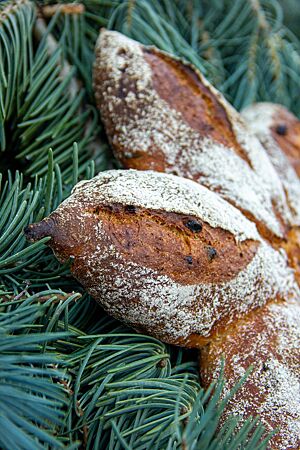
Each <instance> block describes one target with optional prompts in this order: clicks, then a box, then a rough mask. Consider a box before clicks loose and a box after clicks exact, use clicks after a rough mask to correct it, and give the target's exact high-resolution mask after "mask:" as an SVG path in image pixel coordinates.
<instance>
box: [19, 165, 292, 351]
mask: <svg viewBox="0 0 300 450" xmlns="http://www.w3.org/2000/svg"><path fill="white" fill-rule="evenodd" d="M155 207H156V208H155ZM189 212H190V213H189ZM241 230H243V233H242V234H241ZM27 236H28V237H31V238H32V239H33V240H36V239H39V238H41V237H43V236H51V238H52V239H51V241H50V245H51V247H52V248H53V250H54V251H55V253H56V255H57V256H58V258H59V259H60V260H61V261H64V260H66V259H68V258H72V261H73V263H72V272H73V274H74V276H75V277H76V278H77V279H78V280H79V281H80V282H81V283H82V284H83V285H84V287H85V288H86V289H87V290H88V291H89V292H90V293H91V295H92V296H93V297H95V298H96V299H98V300H99V301H100V302H101V304H102V305H103V306H104V308H106V309H107V310H108V311H109V312H110V313H111V314H113V315H115V317H117V318H119V319H121V320H125V321H126V322H127V323H128V324H130V325H131V326H133V327H134V328H136V329H138V330H140V331H143V332H147V333H149V334H154V335H155V336H157V337H158V338H160V339H162V340H165V341H167V342H170V343H175V344H179V345H186V346H193V345H195V346H198V347H199V346H200V345H202V344H203V342H206V339H208V338H209V337H210V336H212V335H213V334H214V333H216V332H219V329H220V328H223V327H226V324H227V325H228V323H231V322H232V321H235V320H237V319H238V318H239V317H241V316H243V314H244V313H245V312H247V311H249V310H251V309H253V308H255V307H257V306H260V305H262V304H264V303H265V302H267V301H275V300H277V299H280V298H281V297H282V296H283V295H284V296H286V298H288V297H289V296H292V297H293V296H295V295H298V289H297V286H296V284H295V282H294V275H293V273H292V271H291V270H290V269H289V268H288V267H287V265H286V260H285V257H284V256H283V255H282V254H281V253H280V252H276V251H274V250H273V249H272V247H270V246H269V245H267V244H266V243H265V242H263V241H261V240H260V238H259V235H258V233H257V231H256V229H255V227H254V226H253V224H251V222H249V221H248V220H247V219H246V218H244V217H243V216H242V214H241V213H240V212H239V211H238V210H236V209H235V208H233V207H232V206H231V205H229V204H227V203H226V202H225V201H224V200H222V199H219V198H218V197H217V196H216V194H214V193H211V192H209V191H208V190H207V189H206V188H204V187H202V186H200V185H198V184H197V183H194V182H191V181H189V180H184V179H181V178H179V177H175V176H172V175H167V174H160V173H156V172H149V171H146V172H141V171H126V170H125V171H107V172H104V173H102V174H99V175H98V176H97V177H95V178H94V179H93V180H90V181H87V182H84V183H83V184H82V185H81V186H80V185H79V187H78V188H76V189H75V191H74V193H73V194H72V195H71V196H70V197H69V199H68V200H67V201H65V202H64V203H63V204H62V205H60V207H59V208H58V209H57V211H55V212H54V213H52V214H51V215H50V217H49V218H47V219H45V220H44V221H42V222H40V223H39V224H36V225H33V226H31V227H30V228H29V230H27ZM197 337H198V339H197Z"/></svg>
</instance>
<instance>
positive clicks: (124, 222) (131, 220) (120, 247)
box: [87, 204, 258, 285]
mask: <svg viewBox="0 0 300 450" xmlns="http://www.w3.org/2000/svg"><path fill="white" fill-rule="evenodd" d="M91 212H92V213H93V214H95V215H96V217H97V219H100V220H101V222H102V226H103V230H104V232H105V233H106V234H107V235H109V236H111V239H112V243H113V245H114V246H115V248H116V250H117V251H118V252H119V253H120V254H122V255H123V256H124V259H125V260H130V261H131V262H133V263H135V264H139V265H140V266H142V267H148V268H151V269H153V270H155V271H157V272H158V273H159V274H161V275H167V276H168V277H170V278H171V279H172V280H174V281H176V282H179V283H181V284H183V285H187V284H195V283H209V282H211V281H212V280H213V282H214V283H221V282H226V281H230V280H231V279H233V278H235V277H236V276H237V274H238V273H239V272H241V271H242V270H243V269H244V268H245V267H247V266H248V264H249V263H250V262H251V260H252V259H253V257H254V256H255V254H256V252H257V247H258V242H255V241H253V240H252V241H251V240H247V241H244V242H240V243H239V244H237V242H236V241H235V237H234V236H233V235H232V234H231V233H230V232H228V231H226V230H222V229H221V228H213V227H211V226H210V225H209V224H208V223H205V222H203V221H201V220H199V219H198V218H197V217H193V216H187V215H182V214H176V213H166V212H165V211H161V210H157V211H155V210H151V209H146V208H136V207H134V206H132V205H127V206H123V205H120V204H119V205H118V204H111V205H110V206H109V207H108V206H104V205H102V206H101V205H99V206H97V207H96V208H94V209H93V210H92V211H91ZM87 226H88V227H89V228H90V226H89V225H87ZM228 261H230V266H229V265H228Z"/></svg>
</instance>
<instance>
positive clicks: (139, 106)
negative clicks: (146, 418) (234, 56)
mask: <svg viewBox="0 0 300 450" xmlns="http://www.w3.org/2000/svg"><path fill="white" fill-rule="evenodd" d="M158 77H160V78H159V80H157V78H158ZM164 79H165V80H166V81H165V84H164V85H163V86H162V88H161V89H160V88H159V87H160V85H161V84H162V82H163V80H164ZM168 84H169V85H170V91H172V96H171V95H169V96H166V95H165V96H164V95H163V92H164V91H163V88H164V87H165V86H167V85H168ZM94 85H95V94H96V99H97V104H98V106H99V109H100V110H101V116H102V119H103V121H104V124H105V127H106V131H107V134H108V137H109V139H110V141H111V144H112V146H113V148H114V150H115V154H116V156H117V158H118V159H119V160H120V161H121V162H122V164H123V165H124V166H125V167H128V168H136V169H140V170H145V169H147V170H148V169H153V170H158V171H162V172H169V173H170V172H171V173H175V174H177V175H180V176H184V177H186V178H191V179H194V180H195V181H198V182H200V183H201V184H203V185H205V186H207V187H208V188H209V189H211V190H213V191H216V192H217V193H219V194H220V195H222V196H223V197H224V198H226V199H227V200H228V201H230V202H231V203H232V204H234V205H235V206H237V207H238V208H239V209H241V210H242V211H244V212H245V213H246V214H247V215H248V217H250V218H251V219H253V220H255V221H256V223H258V224H260V225H261V227H262V228H265V234H268V233H271V234H273V235H276V236H279V237H282V236H283V235H284V232H285V226H286V225H287V224H289V225H291V224H294V218H293V216H292V214H291V212H290V210H289V208H288V207H287V202H286V197H285V193H284V189H283V188H282V184H281V182H280V180H279V177H278V175H277V173H276V171H275V170H274V168H273V166H272V164H271V163H270V161H269V158H268V156H267V154H266V152H265V151H264V149H263V148H262V146H261V144H260V142H259V141H258V139H257V138H256V137H255V136H254V135H253V134H252V133H250V132H249V131H248V129H247V127H246V125H245V123H244V122H243V120H242V118H241V117H240V115H239V114H238V113H237V112H236V111H235V110H234V109H233V108H232V107H231V106H230V105H229V104H228V103H227V102H226V101H225V99H224V98H223V97H222V96H221V94H220V93H218V92H217V91H216V90H215V89H214V88H213V87H212V86H211V85H210V84H209V83H208V82H207V81H206V80H205V79H204V78H203V77H202V76H201V75H200V74H199V73H198V72H196V71H195V70H193V69H191V67H190V66H188V65H187V64H183V63H182V62H180V61H178V60H176V59H174V58H171V57H170V56H168V55H166V54H165V53H163V52H161V51H159V50H157V49H152V48H146V47H144V46H142V45H141V44H139V43H137V42H135V41H132V40H131V39H128V38H126V37H125V36H123V35H121V34H120V33H117V32H112V31H103V32H102V33H101V34H100V37H99V40H98V43H97V46H96V62H95V68H94ZM176 92H177V94H176ZM186 96H188V102H187V104H186V105H184V107H183V106H182V100H180V99H182V98H185V97H186ZM171 98H172V99H173V100H172V101H171V100H170V99H171ZM195 99H196V100H197V101H196V100H195Z"/></svg>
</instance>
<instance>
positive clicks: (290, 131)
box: [243, 103, 300, 281]
mask: <svg viewBox="0 0 300 450" xmlns="http://www.w3.org/2000/svg"><path fill="white" fill-rule="evenodd" d="M243 116H244V118H245V120H246V121H247V122H248V124H249V126H250V128H251V130H252V132H253V133H255V134H256V136H257V138H258V139H259V140H260V142H261V143H262V145H263V147H264V148H265V150H266V151H267V153H268V156H269V158H270V161H271V162H272V164H273V166H274V168H275V170H276V171H277V173H278V175H279V177H280V179H281V181H282V184H283V188H284V190H285V193H286V197H287V202H288V205H289V209H290V211H291V213H292V215H293V217H294V222H295V223H299V219H300V179H299V176H300V121H299V120H298V119H297V118H296V117H295V116H294V115H293V114H291V113H290V112H289V111H288V110H287V109H286V108H284V107H283V106H281V105H277V104H274V103H256V104H254V105H251V106H249V107H248V108H246V109H245V110H244V111H243ZM281 245H282V247H283V248H284V249H285V251H286V252H287V254H288V255H289V261H290V265H291V266H292V267H293V268H294V269H295V271H296V276H297V279H298V281H300V229H299V227H295V226H294V227H292V228H291V229H290V230H289V231H288V233H287V239H286V240H285V241H283V242H282V244H281Z"/></svg>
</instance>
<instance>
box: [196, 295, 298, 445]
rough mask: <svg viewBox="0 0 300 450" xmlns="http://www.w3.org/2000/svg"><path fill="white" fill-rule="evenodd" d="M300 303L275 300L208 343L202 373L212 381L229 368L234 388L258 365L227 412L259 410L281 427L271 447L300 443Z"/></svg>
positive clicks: (268, 425)
mask: <svg viewBox="0 0 300 450" xmlns="http://www.w3.org/2000/svg"><path fill="white" fill-rule="evenodd" d="M299 349H300V304H299V302H281V303H269V304H267V305H266V306H264V307H263V308H261V309H260V310H259V311H252V312H250V313H249V314H247V315H245V316H244V318H243V319H242V320H239V321H237V322H235V323H234V324H232V325H231V326H229V327H228V328H227V329H226V330H225V332H224V333H223V334H220V335H219V336H218V337H217V338H216V339H214V340H212V341H211V342H210V343H209V344H208V345H206V346H205V347H203V349H202V351H201V353H200V355H201V357H200V376H201V378H202V383H203V384H204V385H206V386H208V385H209V383H210V382H211V381H212V380H215V379H216V378H217V376H218V374H219V371H220V361H221V359H222V358H225V361H226V364H225V368H224V373H225V377H226V379H227V385H226V390H225V392H224V393H223V395H226V393H228V390H229V389H231V388H232V387H233V386H234V384H235V383H236V381H237V380H238V379H239V378H240V377H241V376H242V375H244V373H245V372H246V370H247V369H248V368H249V367H250V366H252V367H253V370H252V372H251V373H250V375H249V376H248V378H247V381H246V383H245V384H244V385H242V387H241V388H240V389H239V390H238V391H237V393H236V395H235V396H234V398H233V400H232V401H231V402H230V403H229V406H228V408H227V409H226V411H225V414H224V415H223V420H225V419H226V418H227V417H228V416H230V415H239V416H241V417H242V418H247V417H248V416H249V415H252V416H256V415H257V414H259V417H260V420H261V421H262V423H263V424H264V425H265V427H266V430H267V431H272V430H274V429H275V428H276V427H278V428H279V433H277V434H275V436H274V437H273V438H272V439H271V442H270V444H269V446H268V448H272V449H299V448H300V350H299Z"/></svg>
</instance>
